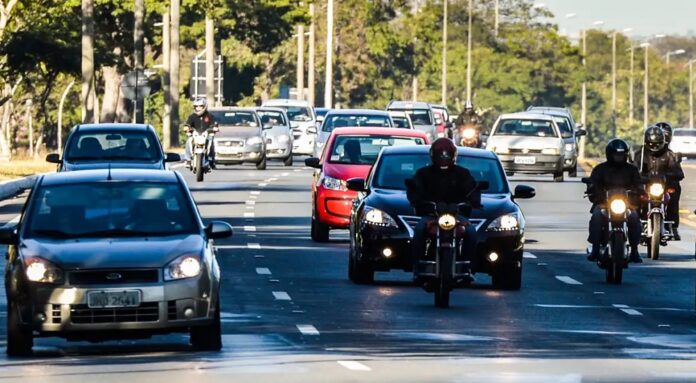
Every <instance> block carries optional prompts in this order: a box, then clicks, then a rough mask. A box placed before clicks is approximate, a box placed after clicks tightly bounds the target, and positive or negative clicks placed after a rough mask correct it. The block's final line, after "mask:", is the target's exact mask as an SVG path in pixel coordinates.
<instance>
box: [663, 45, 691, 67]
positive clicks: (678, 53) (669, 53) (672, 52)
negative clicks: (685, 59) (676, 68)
mask: <svg viewBox="0 0 696 383" xmlns="http://www.w3.org/2000/svg"><path fill="white" fill-rule="evenodd" d="M684 53H686V51H685V50H683V49H677V50H675V51H671V52H667V54H666V55H665V63H667V66H669V58H670V57H672V56H677V55H683V54H684Z"/></svg>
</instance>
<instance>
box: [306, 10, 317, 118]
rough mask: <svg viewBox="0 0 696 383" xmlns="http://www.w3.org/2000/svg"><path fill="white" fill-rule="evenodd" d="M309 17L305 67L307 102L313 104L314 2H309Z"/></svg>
mask: <svg viewBox="0 0 696 383" xmlns="http://www.w3.org/2000/svg"><path fill="white" fill-rule="evenodd" d="M309 17H310V18H311V19H312V21H311V24H309V60H308V61H309V62H308V66H309V68H308V69H307V99H308V100H309V103H310V104H312V106H314V101H315V89H314V87H315V82H316V80H315V78H314V76H315V75H314V70H315V69H314V66H315V64H314V62H315V59H314V58H315V54H316V43H315V36H316V30H317V28H316V25H315V24H314V2H312V3H310V4H309Z"/></svg>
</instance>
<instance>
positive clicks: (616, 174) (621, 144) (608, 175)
mask: <svg viewBox="0 0 696 383" xmlns="http://www.w3.org/2000/svg"><path fill="white" fill-rule="evenodd" d="M628 152H629V147H628V144H627V143H626V142H625V141H623V140H620V139H616V138H615V139H613V140H611V141H609V143H608V144H607V147H606V156H607V161H606V162H604V163H601V164H599V165H597V166H596V167H595V168H594V169H593V170H592V175H591V176H590V179H591V180H592V183H591V185H590V193H589V196H590V201H591V202H592V209H591V212H592V218H591V219H590V235H589V238H588V242H590V243H591V244H592V253H591V254H590V256H589V257H587V259H588V260H590V261H593V262H596V261H598V260H599V257H600V253H599V251H600V248H601V246H602V242H603V240H604V237H605V233H606V230H607V225H608V222H609V218H608V216H607V213H606V209H607V208H608V206H607V191H612V190H621V191H629V192H636V193H641V192H642V186H643V185H642V181H641V177H640V173H638V168H636V167H635V166H633V165H632V164H630V163H628ZM626 204H627V205H628V207H629V213H628V219H627V226H628V242H629V244H630V245H631V256H630V257H631V262H636V263H640V262H643V261H642V260H641V258H640V253H639V252H638V244H639V243H640V235H641V225H640V217H639V216H638V213H636V211H635V209H634V208H631V207H635V206H631V205H635V204H633V203H631V201H630V200H629V201H626Z"/></svg>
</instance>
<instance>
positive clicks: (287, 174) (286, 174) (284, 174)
mask: <svg viewBox="0 0 696 383" xmlns="http://www.w3.org/2000/svg"><path fill="white" fill-rule="evenodd" d="M289 175H290V173H283V174H281V176H282V177H287V176H289Z"/></svg>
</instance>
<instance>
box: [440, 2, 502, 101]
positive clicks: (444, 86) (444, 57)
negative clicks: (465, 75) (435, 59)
mask: <svg viewBox="0 0 696 383" xmlns="http://www.w3.org/2000/svg"><path fill="white" fill-rule="evenodd" d="M447 3H449V0H443V1H442V12H443V14H442V105H446V104H447ZM496 4H497V1H496Z"/></svg>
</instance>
